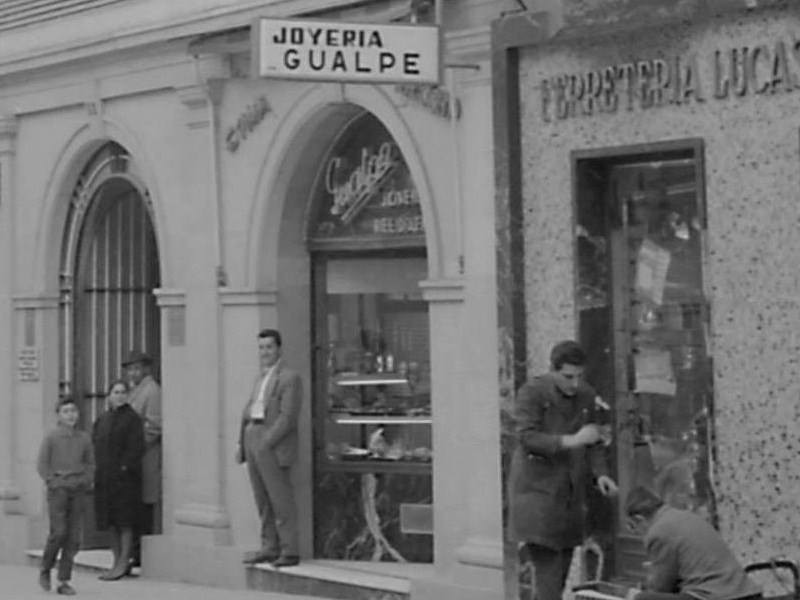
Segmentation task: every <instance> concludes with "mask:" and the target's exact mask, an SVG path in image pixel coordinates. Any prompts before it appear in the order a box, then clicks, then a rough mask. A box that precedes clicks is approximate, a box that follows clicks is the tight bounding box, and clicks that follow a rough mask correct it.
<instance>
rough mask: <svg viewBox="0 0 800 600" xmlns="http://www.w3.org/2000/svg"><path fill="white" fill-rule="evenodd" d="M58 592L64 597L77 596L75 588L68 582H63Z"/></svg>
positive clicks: (59, 585) (57, 589)
mask: <svg viewBox="0 0 800 600" xmlns="http://www.w3.org/2000/svg"><path fill="white" fill-rule="evenodd" d="M56 592H57V593H59V594H61V595H62V596H74V595H75V588H74V587H72V586H71V585H70V584H69V583H67V582H66V581H62V582H61V583H60V584H58V587H57V588H56Z"/></svg>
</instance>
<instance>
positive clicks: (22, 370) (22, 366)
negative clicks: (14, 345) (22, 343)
mask: <svg viewBox="0 0 800 600" xmlns="http://www.w3.org/2000/svg"><path fill="white" fill-rule="evenodd" d="M17 377H18V378H19V380H20V381H39V349H38V348H20V349H19V350H18V351H17Z"/></svg>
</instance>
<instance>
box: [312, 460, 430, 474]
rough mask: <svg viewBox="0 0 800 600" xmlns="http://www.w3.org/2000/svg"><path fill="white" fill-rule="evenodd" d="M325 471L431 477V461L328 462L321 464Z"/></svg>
mask: <svg viewBox="0 0 800 600" xmlns="http://www.w3.org/2000/svg"><path fill="white" fill-rule="evenodd" d="M319 467H320V469H321V470H323V471H349V472H351V473H408V474H412V475H430V473H431V462H430V461H424V462H423V461H412V460H374V459H367V460H326V461H321V462H320V463H319Z"/></svg>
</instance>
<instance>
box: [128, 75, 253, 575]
mask: <svg viewBox="0 0 800 600" xmlns="http://www.w3.org/2000/svg"><path fill="white" fill-rule="evenodd" d="M201 67H203V65H198V69H199V70H200V71H203V70H204V69H203V68H201ZM207 82H208V80H203V81H202V83H199V84H198V85H193V86H188V87H182V88H180V89H177V90H176V96H177V100H178V101H180V103H181V106H182V111H183V117H184V123H183V124H184V129H183V136H181V138H180V139H177V140H175V141H174V142H173V145H171V146H170V148H169V151H170V152H171V153H172V155H173V157H174V158H175V159H176V161H177V162H176V173H174V175H173V176H174V177H175V179H174V180H173V181H172V182H171V184H172V185H171V186H170V189H171V190H172V196H171V197H170V198H168V199H165V200H164V201H165V205H164V209H165V212H167V213H168V214H169V218H168V220H169V223H170V231H169V234H168V237H169V239H170V242H171V243H170V245H169V251H170V255H169V256H168V257H167V260H168V261H169V264H170V266H171V267H172V272H171V273H167V276H168V277H169V278H170V281H169V282H168V283H169V285H173V286H179V287H180V289H167V288H165V289H162V290H160V291H159V293H158V296H159V304H160V306H161V307H162V316H163V319H162V350H163V352H162V355H163V361H164V364H163V369H162V374H163V379H164V382H163V383H164V389H163V405H164V452H165V468H166V469H168V470H167V472H166V473H165V474H166V476H167V477H168V481H167V489H168V491H169V494H170V496H169V498H168V499H167V502H166V505H165V509H166V508H167V507H171V511H172V514H171V515H166V520H167V522H166V523H165V529H166V531H167V532H168V535H167V536H163V537H164V538H165V539H161V540H159V539H157V538H153V539H152V543H151V544H150V545H146V546H145V548H144V549H145V552H144V556H143V560H144V563H143V567H144V571H145V573H146V574H148V575H149V576H154V577H165V578H167V577H173V578H174V577H176V576H177V577H179V578H181V579H182V580H185V581H191V582H194V583H200V584H209V585H229V586H233V587H240V586H242V585H243V580H242V578H243V577H244V570H243V569H242V568H241V556H239V554H238V552H236V550H235V548H233V547H232V545H231V544H232V543H233V536H232V533H231V532H232V530H231V522H230V515H229V510H228V506H227V495H226V480H227V476H228V471H229V467H230V465H229V462H230V456H231V453H232V449H231V448H229V447H228V446H227V444H226V440H225V435H224V431H223V428H224V424H225V386H224V372H225V368H224V361H225V356H224V352H223V331H222V328H223V323H222V312H221V308H220V303H219V293H218V292H219V287H220V286H221V285H224V280H225V269H224V260H223V258H222V248H221V233H220V229H221V227H222V225H221V214H220V212H219V211H220V206H219V190H218V177H219V173H218V171H219V166H218V160H217V152H218V146H219V143H218V136H217V122H216V121H217V118H216V106H217V105H218V103H219V99H220V95H221V94H220V92H221V83H222V82H221V80H213V81H211V83H210V84H207ZM165 283H166V282H165Z"/></svg>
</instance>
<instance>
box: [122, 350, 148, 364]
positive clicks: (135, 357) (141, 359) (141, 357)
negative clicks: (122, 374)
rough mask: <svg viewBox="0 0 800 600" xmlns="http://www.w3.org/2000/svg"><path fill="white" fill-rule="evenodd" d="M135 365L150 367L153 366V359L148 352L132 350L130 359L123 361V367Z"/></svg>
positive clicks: (129, 355)
mask: <svg viewBox="0 0 800 600" xmlns="http://www.w3.org/2000/svg"><path fill="white" fill-rule="evenodd" d="M134 363H142V364H143V365H150V364H153V359H152V358H150V355H149V354H147V353H146V352H142V351H141V350H131V351H130V352H129V353H128V357H127V358H126V359H125V360H123V361H122V366H123V367H127V366H128V365H132V364H134Z"/></svg>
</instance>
